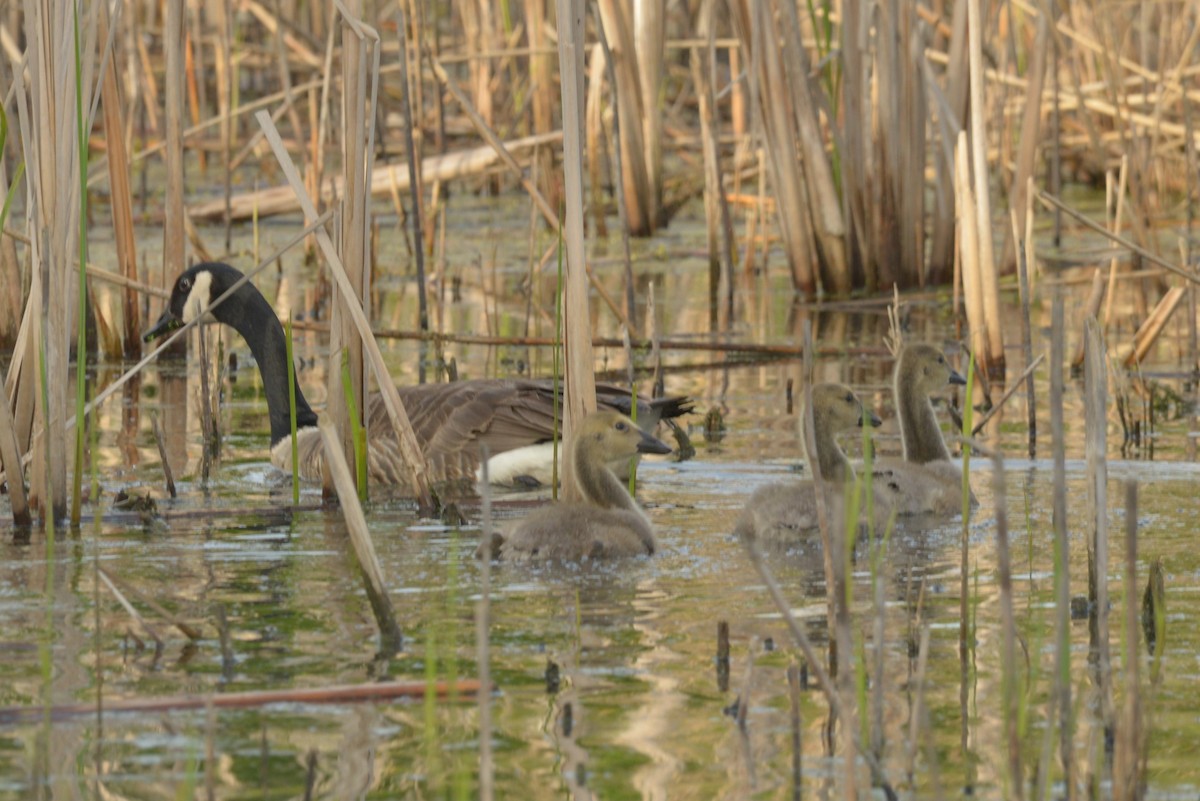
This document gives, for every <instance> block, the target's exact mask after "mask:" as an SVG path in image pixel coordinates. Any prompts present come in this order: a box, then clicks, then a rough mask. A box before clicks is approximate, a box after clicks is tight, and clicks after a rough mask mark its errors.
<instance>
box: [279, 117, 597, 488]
mask: <svg viewBox="0 0 1200 801" xmlns="http://www.w3.org/2000/svg"><path fill="white" fill-rule="evenodd" d="M256 117H257V119H258V123H259V125H261V126H263V129H264V130H265V131H266V135H267V141H268V142H269V143H270V145H271V149H272V150H273V151H274V153H275V158H276V159H278V161H279V165H280V167H281V168H282V169H283V173H284V175H285V176H286V177H287V180H288V183H289V184H290V185H291V187H292V191H294V192H295V193H296V197H297V198H298V199H299V201H300V205H301V206H302V208H303V209H304V216H305V220H306V222H309V223H311V222H312V221H314V220H316V218H317V216H318V215H317V210H316V208H315V207H314V206H313V202H312V199H311V198H309V196H308V194H307V193H306V192H305V191H304V183H303V181H302V180H301V178H300V173H299V172H298V171H297V170H296V165H295V164H293V163H292V159H291V156H289V155H288V152H287V150H286V149H285V148H284V146H283V140H282V139H280V137H279V132H278V131H277V130H276V129H275V125H274V124H273V123H272V122H271V117H270V115H269V114H267V113H266V112H265V111H260V112H258V114H257V115H256ZM315 233H316V235H317V243H318V244H319V245H320V247H321V252H322V253H323V254H324V256H325V260H326V262H327V264H328V267H329V270H330V272H331V273H333V278H334V280H335V282H336V283H337V285H338V289H339V291H341V292H342V294H343V299H344V300H346V302H345V303H343V304H342V307H343V308H344V309H345V310H346V311H347V312H348V313H349V315H350V318H351V320H353V321H354V324H355V326H356V327H357V329H358V335H359V336H360V337H361V338H362V340H363V344H364V346H365V348H366V352H367V355H368V356H369V357H370V362H371V368H372V371H373V372H374V374H375V382H376V384H377V385H378V386H379V391H380V394H381V395H382V397H383V402H384V406H385V407H386V408H387V412H388V417H389V418H390V419H391V421H392V426H393V427H394V428H395V431H396V439H397V441H398V442H399V443H400V454H401V457H402V458H403V459H404V462H405V466H406V467H407V468H408V471H409V476H410V480H411V481H412V485H413V489H414V493H415V495H416V498H417V501H418V503H419V504H420V508H421V510H422V511H430V512H431V511H432V509H433V500H432V496H431V495H430V491H429V479H428V477H427V475H426V471H425V458H424V456H423V455H422V454H421V448H420V445H419V444H418V443H417V438H416V435H415V434H413V431H412V424H411V423H410V422H409V420H408V415H407V414H406V413H405V411H404V405H403V403H401V401H400V397H399V395H398V394H397V393H396V385H395V384H394V383H392V379H391V377H390V376H389V375H388V371H387V365H385V364H384V361H383V355H382V354H381V353H380V352H379V345H378V344H376V342H375V338H374V336H372V334H371V325H370V323H369V322H368V321H367V316H366V313H365V312H364V311H363V309H362V306H361V305H360V304H359V302H358V300H357V297H358V296H357V295H356V294H355V293H354V291H353V288H352V286H351V284H350V279H349V278H348V277H347V276H346V271H345V270H344V269H343V268H342V263H341V259H340V258H339V256H338V253H337V250H336V249H335V248H334V246H333V240H331V239H330V237H329V234H328V233H327V232H326V231H325V229H324V228H323V227H320V226H318V227H316V228H315ZM593 394H594V390H593ZM364 397H365V396H364ZM360 408H361V407H360ZM343 458H344V457H343Z"/></svg>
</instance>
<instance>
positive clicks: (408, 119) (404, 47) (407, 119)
mask: <svg viewBox="0 0 1200 801" xmlns="http://www.w3.org/2000/svg"><path fill="white" fill-rule="evenodd" d="M396 31H397V33H398V39H399V42H400V54H399V57H398V58H397V62H398V63H399V64H400V86H401V88H402V91H403V92H404V96H403V98H402V100H401V103H402V109H401V110H402V112H403V114H404V153H405V155H406V156H407V161H408V183H409V192H410V201H411V202H412V215H411V216H412V236H413V258H414V259H415V260H416V264H417V322H418V324H419V325H420V328H421V330H422V331H428V330H429V306H428V298H427V295H426V291H425V243H424V240H423V239H422V235H423V233H424V226H423V225H422V223H421V220H422V219H423V215H422V213H421V155H420V153H419V152H418V151H417V145H416V140H415V138H414V137H413V128H414V127H415V125H416V117H415V114H416V112H417V107H416V106H415V105H414V104H413V97H412V95H413V93H412V90H411V83H410V82H409V75H408V26H407V25H406V24H405V18H404V4H403V3H401V4H399V5H397V7H396ZM418 52H419V51H418ZM418 74H419V73H418ZM393 175H394V173H393ZM393 191H396V187H395V185H394V184H393ZM397 205H399V204H397Z"/></svg>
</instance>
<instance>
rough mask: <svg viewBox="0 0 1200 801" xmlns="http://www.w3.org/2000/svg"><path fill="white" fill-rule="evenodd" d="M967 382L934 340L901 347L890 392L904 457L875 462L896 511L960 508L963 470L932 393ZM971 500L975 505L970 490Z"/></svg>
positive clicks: (930, 511)
mask: <svg viewBox="0 0 1200 801" xmlns="http://www.w3.org/2000/svg"><path fill="white" fill-rule="evenodd" d="M966 383H967V380H966V379H965V378H963V377H962V376H961V375H959V373H958V372H957V371H955V370H954V369H953V368H952V367H951V366H950V365H949V363H948V362H947V361H946V356H945V354H943V353H942V352H941V351H940V350H938V349H937V348H936V347H934V346H933V345H925V344H919V343H917V344H911V345H905V346H904V347H903V348H902V349H901V351H900V357H899V358H898V359H897V360H896V368H895V372H894V377H893V391H894V393H895V397H896V413H897V416H898V417H899V419H900V439H901V442H902V443H903V445H904V459H903V460H900V459H895V458H890V459H889V458H884V459H879V460H877V461H876V462H875V465H874V477H875V483H876V484H878V485H879V488H878V491H879V492H882V493H885V494H886V495H887V496H888V497H890V499H891V503H892V505H893V506H894V507H895V509H896V513H897V514H902V515H916V514H938V515H945V514H952V513H954V512H961V511H962V480H963V478H962V470H961V469H960V468H959V466H958V464H957V463H956V462H954V461H952V460H951V458H950V451H949V449H948V448H947V447H946V441H945V440H944V439H943V438H942V430H941V428H940V427H939V426H938V421H937V415H936V413H935V412H934V410H933V401H932V400H931V399H930V396H931V395H933V394H934V393H937V392H941V391H942V390H944V389H945V388H946V387H947V386H951V385H964V384H966ZM971 504H972V505H975V504H976V501H975V496H974V495H973V494H972V495H971Z"/></svg>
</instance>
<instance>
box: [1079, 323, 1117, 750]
mask: <svg viewBox="0 0 1200 801" xmlns="http://www.w3.org/2000/svg"><path fill="white" fill-rule="evenodd" d="M1084 335H1085V337H1086V338H1087V343H1086V354H1085V357H1084V374H1083V377H1084V418H1085V422H1086V432H1087V433H1086V440H1085V442H1084V451H1085V455H1086V458H1087V479H1088V481H1087V485H1088V492H1087V497H1088V517H1089V521H1088V522H1089V524H1090V526H1089V527H1090V531H1089V534H1088V538H1087V543H1088V606H1089V611H1088V628H1089V633H1090V645H1091V651H1090V653H1089V656H1088V659H1089V662H1091V663H1092V664H1094V665H1095V667H1096V672H1097V674H1098V677H1099V686H1100V716H1101V720H1102V722H1103V725H1104V728H1105V730H1106V731H1111V729H1112V725H1113V701H1112V677H1111V667H1110V666H1111V661H1110V657H1109V647H1108V612H1109V610H1108V502H1107V498H1108V495H1107V487H1108V462H1107V460H1106V446H1107V436H1106V434H1107V431H1106V427H1107V424H1108V418H1107V408H1108V402H1107V396H1108V368H1107V356H1106V353H1105V348H1104V343H1103V341H1102V340H1101V337H1100V326H1099V324H1098V323H1097V322H1096V320H1095V319H1094V318H1089V319H1088V321H1087V325H1086V330H1085V334H1084Z"/></svg>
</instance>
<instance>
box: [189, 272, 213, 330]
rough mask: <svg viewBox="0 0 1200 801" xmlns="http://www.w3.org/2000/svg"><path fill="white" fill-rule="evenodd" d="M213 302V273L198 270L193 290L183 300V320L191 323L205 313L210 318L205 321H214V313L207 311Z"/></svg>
mask: <svg viewBox="0 0 1200 801" xmlns="http://www.w3.org/2000/svg"><path fill="white" fill-rule="evenodd" d="M211 302H212V273H209V272H198V273H196V277H195V281H194V283H193V284H192V291H191V292H189V293H188V296H187V300H185V301H184V302H183V321H184V322H185V323H190V322H191V321H192V320H195V319H196V318H197V317H199V316H200V315H201V314H202V313H204V314H205V317H207V318H208V319H207V320H206V321H205V322H212V321H213V317H212V315H210V314H207V313H205V310H206V309H207V308H208V304H209V303H211Z"/></svg>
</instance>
